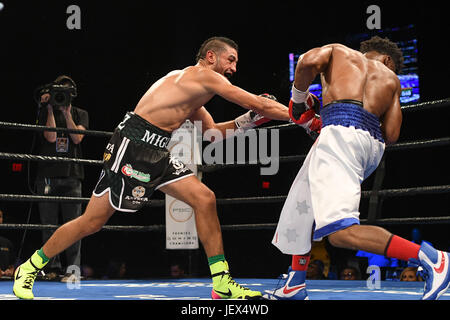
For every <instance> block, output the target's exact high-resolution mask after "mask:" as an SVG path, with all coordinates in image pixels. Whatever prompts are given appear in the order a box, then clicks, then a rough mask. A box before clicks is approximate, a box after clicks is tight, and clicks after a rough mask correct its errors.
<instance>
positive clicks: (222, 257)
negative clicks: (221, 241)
mask: <svg viewBox="0 0 450 320" xmlns="http://www.w3.org/2000/svg"><path fill="white" fill-rule="evenodd" d="M219 261H225V255H223V254H219V255H217V256H214V257H209V258H208V264H209V265H212V264H214V263H216V262H219Z"/></svg>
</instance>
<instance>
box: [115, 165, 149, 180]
mask: <svg viewBox="0 0 450 320" xmlns="http://www.w3.org/2000/svg"><path fill="white" fill-rule="evenodd" d="M121 171H122V173H123V174H124V175H125V176H127V177H131V178H134V179H136V180H138V181H141V182H149V181H150V173H143V172H141V171H138V170H135V169H133V167H132V166H131V164H126V165H124V166H123V167H122V170H121Z"/></svg>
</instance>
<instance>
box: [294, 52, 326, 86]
mask: <svg viewBox="0 0 450 320" xmlns="http://www.w3.org/2000/svg"><path fill="white" fill-rule="evenodd" d="M332 52H333V45H326V46H323V47H320V48H314V49H311V50H309V51H307V52H306V53H305V54H303V55H301V56H300V58H299V59H298V62H297V66H296V68H295V75H294V87H295V88H297V89H298V90H300V91H306V90H308V88H309V86H310V85H311V83H312V82H313V80H314V79H315V77H316V76H317V75H318V74H319V73H322V72H324V71H325V70H326V68H327V67H328V64H329V62H330V59H331V54H332Z"/></svg>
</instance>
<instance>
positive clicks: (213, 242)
mask: <svg viewBox="0 0 450 320" xmlns="http://www.w3.org/2000/svg"><path fill="white" fill-rule="evenodd" d="M159 190H161V191H162V192H164V193H166V194H168V195H170V196H172V197H174V198H176V199H178V200H180V201H183V202H185V203H187V204H188V205H190V206H191V207H192V208H193V209H194V213H195V223H196V227H197V233H198V236H199V239H200V241H201V243H202V245H203V248H204V249H205V252H206V255H207V257H208V262H209V267H210V270H211V275H212V278H213V290H212V297H213V298H214V299H224V298H233V299H236V298H241V299H242V298H243V299H255V298H259V297H261V293H260V292H258V291H252V290H250V289H248V288H245V287H242V286H240V285H239V284H237V283H236V282H234V280H233V279H232V278H231V276H230V275H229V271H228V270H229V268H228V263H227V262H226V260H225V256H224V249H223V241H222V232H221V228H220V223H219V218H218V216H217V208H216V197H215V195H214V192H212V191H211V190H210V189H209V188H208V187H207V186H206V185H204V184H203V183H201V182H200V180H198V178H197V177H195V176H188V177H186V178H184V179H181V180H176V181H175V182H172V183H169V184H165V185H164V186H163V187H161V188H159Z"/></svg>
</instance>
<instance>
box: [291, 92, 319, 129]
mask: <svg viewBox="0 0 450 320" xmlns="http://www.w3.org/2000/svg"><path fill="white" fill-rule="evenodd" d="M302 100H303V99H302ZM308 110H313V111H314V113H319V112H320V101H319V98H317V97H316V96H315V95H314V94H312V93H308V94H307V95H306V97H305V99H304V100H303V101H301V100H300V102H294V100H293V99H291V100H290V101H289V117H290V118H291V120H292V122H294V123H296V124H303V123H304V122H305V120H304V119H303V118H302V115H303V114H304V113H305V112H306V111H308Z"/></svg>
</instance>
